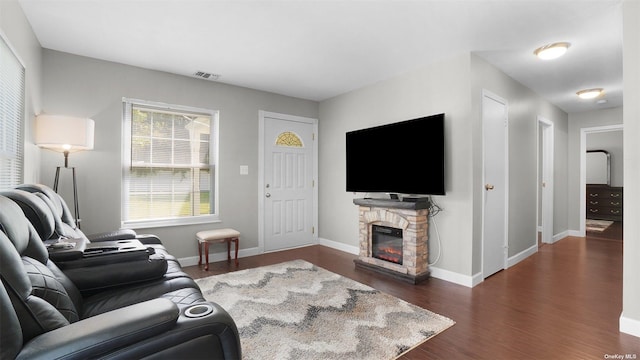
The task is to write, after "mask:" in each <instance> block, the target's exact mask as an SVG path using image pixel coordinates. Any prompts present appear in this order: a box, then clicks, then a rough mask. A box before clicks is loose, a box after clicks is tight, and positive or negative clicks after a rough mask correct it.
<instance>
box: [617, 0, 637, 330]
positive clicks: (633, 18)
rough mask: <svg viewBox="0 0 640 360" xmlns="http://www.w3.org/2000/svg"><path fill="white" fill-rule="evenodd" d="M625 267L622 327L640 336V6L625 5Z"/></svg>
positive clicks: (627, 1) (632, 3)
mask: <svg viewBox="0 0 640 360" xmlns="http://www.w3.org/2000/svg"><path fill="white" fill-rule="evenodd" d="M623 16H624V18H623V35H624V60H623V61H624V104H625V105H624V112H623V117H624V154H625V156H624V165H625V166H624V169H625V171H624V184H625V189H624V210H623V211H624V217H625V219H630V220H631V221H625V222H624V230H623V236H624V260H623V261H624V264H623V271H622V272H623V282H622V288H623V290H622V319H621V321H620V325H621V326H620V327H621V328H622V329H623V330H624V331H626V332H631V333H633V334H634V335H635V336H640V301H638V299H640V281H638V274H640V261H638V259H640V222H639V221H637V219H640V141H638V139H639V138H640V121H639V119H640V102H639V101H638V99H640V22H638V19H640V2H638V1H630V0H625V2H624V3H623Z"/></svg>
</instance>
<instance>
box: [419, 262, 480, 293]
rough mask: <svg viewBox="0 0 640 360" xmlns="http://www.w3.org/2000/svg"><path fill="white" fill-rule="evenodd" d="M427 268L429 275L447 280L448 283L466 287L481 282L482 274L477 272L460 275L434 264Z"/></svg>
mask: <svg viewBox="0 0 640 360" xmlns="http://www.w3.org/2000/svg"><path fill="white" fill-rule="evenodd" d="M429 270H431V276H432V277H434V278H436V279H440V280H444V281H448V282H450V283H454V284H458V285H462V286H466V287H468V288H472V287H474V286H476V285H478V284H480V283H481V282H482V274H480V273H478V274H475V275H473V276H468V275H462V274H459V273H457V272H454V271H450V270H445V269H441V268H438V267H435V266H430V267H429Z"/></svg>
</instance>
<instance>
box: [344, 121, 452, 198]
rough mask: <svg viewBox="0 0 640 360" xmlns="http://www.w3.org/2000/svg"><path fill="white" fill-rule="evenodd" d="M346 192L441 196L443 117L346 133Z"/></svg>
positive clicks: (442, 182)
mask: <svg viewBox="0 0 640 360" xmlns="http://www.w3.org/2000/svg"><path fill="white" fill-rule="evenodd" d="M346 141H347V148H346V150H347V191H350V192H387V193H399V194H410V195H412V194H415V195H444V194H445V189H444V181H445V179H444V114H437V115H431V116H426V117H422V118H418V119H413V120H407V121H401V122H396V123H392V124H387V125H382V126H376V127H371V128H367V129H362V130H355V131H350V132H347V134H346Z"/></svg>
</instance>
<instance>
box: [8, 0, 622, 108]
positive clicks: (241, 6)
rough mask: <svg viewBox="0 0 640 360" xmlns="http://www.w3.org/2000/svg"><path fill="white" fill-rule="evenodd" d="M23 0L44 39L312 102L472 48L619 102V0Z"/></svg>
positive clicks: (525, 79) (552, 91)
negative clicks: (556, 53) (543, 51)
mask: <svg viewBox="0 0 640 360" xmlns="http://www.w3.org/2000/svg"><path fill="white" fill-rule="evenodd" d="M19 2H20V4H21V6H22V8H23V10H24V12H25V14H26V16H27V19H28V20H29V22H30V23H31V26H32V27H33V30H34V32H35V34H36V36H37V37H38V40H39V41H40V43H41V45H42V47H44V48H48V49H53V50H58V51H63V52H68V53H72V54H77V55H82V56H88V57H92V58H97V59H104V60H108V61H114V62H118V63H123V64H129V65H133V66H138V67H143V68H148V69H154V70H160V71H166V72H170V73H175V74H181V75H186V76H192V75H193V74H194V73H195V72H197V71H203V72H209V73H214V74H219V75H220V77H219V78H218V79H217V80H216V81H218V82H221V83H227V84H233V85H239V86H244V87H249V88H254V89H259V90H264V91H269V92H274V93H278V94H283V95H289V96H294V97H299V98H304V99H310V100H315V101H322V100H325V99H328V98H331V97H334V96H337V95H340V94H343V93H346V92H349V91H352V90H355V89H358V88H361V87H363V86H367V85H369V84H373V83H376V82H379V81H382V80H385V79H388V78H392V77H394V76H397V75H400V74H402V73H406V72H408V71H411V70H414V69H418V68H420V67H423V66H427V65H429V64H431V63H434V62H438V61H446V60H447V59H449V58H451V57H454V56H458V55H460V54H463V53H468V52H472V53H475V54H477V55H479V56H480V57H482V58H484V59H486V60H487V61H488V62H490V63H492V64H494V65H495V66H496V67H498V68H499V69H501V70H502V71H503V72H505V73H506V74H508V75H509V76H511V77H512V78H514V79H516V80H517V81H519V82H521V83H522V84H524V85H525V86H527V87H529V88H530V89H532V90H534V91H535V92H536V93H538V94H540V95H541V96H542V97H544V98H546V99H547V100H549V101H551V102H552V103H554V104H556V105H557V106H559V107H560V108H562V109H563V110H564V111H566V112H568V113H572V112H579V111H588V110H594V109H599V108H606V107H616V106H621V105H622V11H621V7H622V6H621V3H622V0H589V1H585V0H536V1H531V0H510V1H506V0H454V1H451V0H450V1H445V0H441V1H433V0H431V1H430V0H423V1H419V0H413V1H392V0H378V1H366V0H364V1H363V0H343V1H331V0H325V1H306V0H298V1H270V0H256V1H245V0H235V1H217V0H162V1H159V0H19ZM560 41H567V42H570V43H571V47H570V48H569V51H568V52H567V54H566V55H565V56H563V57H561V58H560V59H557V60H552V61H542V60H539V59H537V58H536V57H535V56H534V55H533V50H534V49H535V48H537V47H539V46H542V45H545V44H548V43H552V42H560ZM203 81H204V80H203ZM207 81H208V80H207ZM593 87H602V88H604V89H605V92H606V94H605V96H604V98H605V99H606V100H607V102H606V103H604V104H597V103H596V102H595V101H594V100H590V101H584V100H578V98H577V96H576V94H575V93H576V91H578V90H581V89H584V88H593Z"/></svg>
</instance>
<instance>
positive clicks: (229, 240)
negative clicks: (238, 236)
mask: <svg viewBox="0 0 640 360" xmlns="http://www.w3.org/2000/svg"><path fill="white" fill-rule="evenodd" d="M232 241H233V239H227V240H226V243H227V261H229V260H231V242H232Z"/></svg>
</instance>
